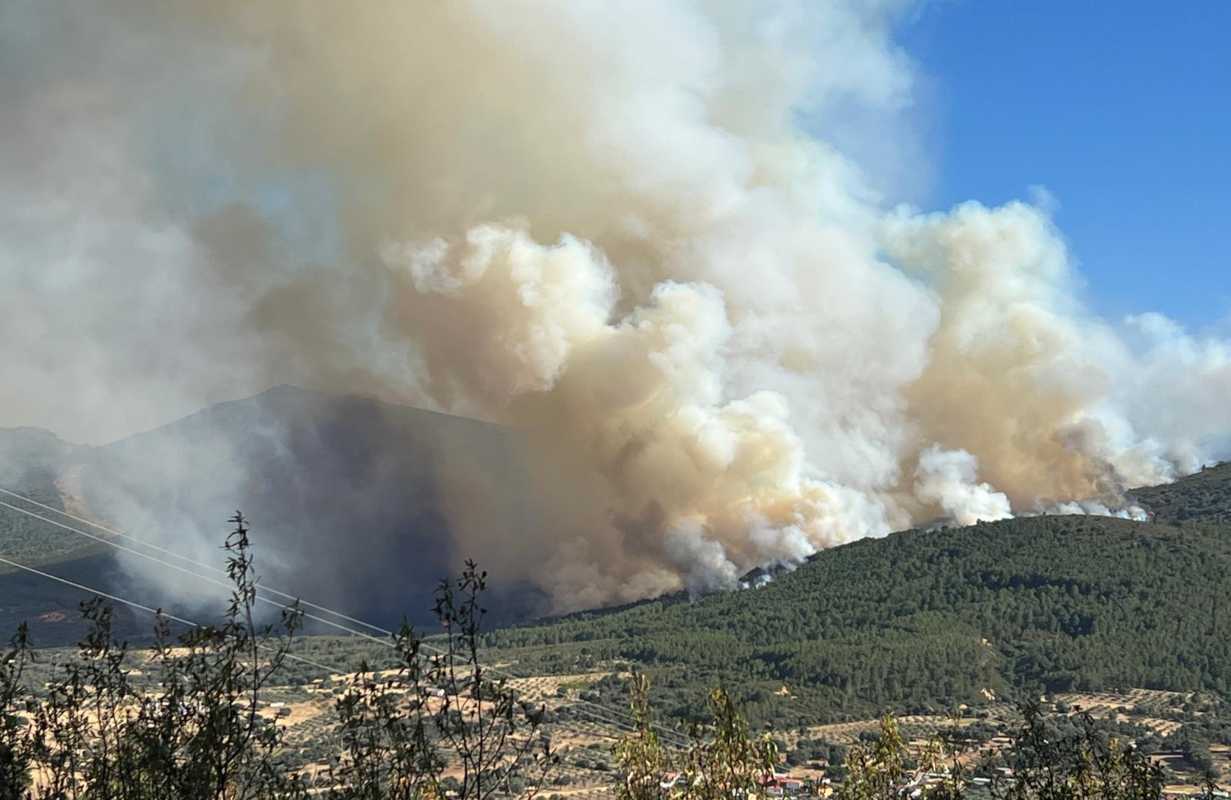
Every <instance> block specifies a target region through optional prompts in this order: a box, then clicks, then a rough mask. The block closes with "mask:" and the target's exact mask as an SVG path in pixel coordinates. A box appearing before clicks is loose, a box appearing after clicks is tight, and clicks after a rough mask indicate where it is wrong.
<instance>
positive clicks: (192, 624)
mask: <svg viewBox="0 0 1231 800" xmlns="http://www.w3.org/2000/svg"><path fill="white" fill-rule="evenodd" d="M0 563H3V564H8V565H9V566H10V567H16V568H17V569H20V570H25V571H26V572H29V573H31V574H33V575H37V576H39V577H40V578H46V579H48V580H52V581H55V582H56V583H62V584H64V585H65V586H71V587H72V588H74V589H79V590H81V591H83V592H86V593H87V594H93V595H97V596H98V597H102V598H104V599H107V600H111V601H112V602H115V603H122V604H124V605H126V606H128V607H130V608H135V609H137V610H138V611H144V612H146V613H148V614H153V615H154V616H156V617H163V618H165V619H169V620H171V621H172V622H178V623H180V624H181V625H187V626H188V627H190V628H201V627H203V626H202V625H201V624H200V623H198V622H193V621H192V620H190V619H185V618H184V617H179V616H176V615H175V614H168V613H167V612H165V611H162V610H161V609H157V608H150V607H149V606H147V605H142V604H141V603H138V602H136V601H135V600H129V599H127V598H124V597H120V596H119V595H115V594H110V593H108V592H104V591H101V590H99V589H95V588H93V587H90V586H86V585H85V584H83V583H77V582H76V581H70V580H69V579H68V578H62V577H60V576H59V575H52V574H51V573H50V572H43V571H42V570H41V569H35V568H34V567H31V566H28V565H26V564H21V563H18V562H16V561H13V560H11V559H8V558H5V557H4V556H0ZM257 646H258V647H260V648H262V649H265V650H270V649H275V648H271V647H269V646H268V645H257ZM283 655H284V656H285V657H286V658H289V659H291V660H292V661H298V662H300V663H303V664H307V665H308V666H310V667H316V668H317V669H320V670H324V671H325V672H331V673H333V674H334V675H345V674H346V673H344V672H342V671H341V670H338V669H335V668H333V667H329V666H326V665H324V664H321V663H319V662H316V661H313V660H311V659H308V658H304V657H303V656H297V655H295V654H294V653H283Z"/></svg>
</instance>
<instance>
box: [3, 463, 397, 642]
mask: <svg viewBox="0 0 1231 800" xmlns="http://www.w3.org/2000/svg"><path fill="white" fill-rule="evenodd" d="M0 494H6V495H9V496H10V497H16V498H17V499H19V500H21V501H22V502H25V503H30V504H32V505H36V506H38V507H39V508H42V509H46V510H47V511H51V512H52V513H55V514H59V515H61V516H64V517H67V518H69V519H71V520H73V521H75V522H80V523H82V524H84V525H89V526H90V527H92V528H95V529H97V530H100V531H104V532H106V533H109V534H111V535H112V536H116V537H118V538H120V539H127V540H128V541H131V542H136V543H137V544H139V545H141V546H142V547H147V548H149V549H150V550H154V551H156V552H159V553H162V554H164V555H167V556H170V557H172V558H178V559H180V560H181V561H185V562H187V563H189V564H192V565H193V566H195V567H201V568H202V569H206V570H209V571H210V572H215V573H218V574H219V575H223V576H225V575H226V574H227V572H226V570H224V569H221V568H219V567H215V566H212V565H210V564H206V563H204V562H202V561H197V560H196V559H193V558H190V557H189V556H185V555H181V554H180V553H177V552H175V551H174V550H170V549H168V548H166V547H160V546H159V545H156V544H154V543H152V542H147V541H146V540H144V539H142V538H140V537H138V536H133V535H132V534H129V533H125V532H124V531H120V530H116V529H115V528H111V527H108V526H106V525H103V524H102V523H99V522H94V521H93V520H89V519H86V518H85V517H79V516H77V515H75V514H70V513H69V512H67V511H63V510H61V509H58V508H56V507H55V506H51V505H47V504H46V503H40V502H39V501H38V500H35V499H34V498H32V497H26V496H25V495H23V494H19V493H17V492H14V491H10V490H9V489H5V488H4V487H3V486H0ZM0 504H3V505H5V506H7V507H9V508H13V506H11V505H8V504H7V503H4V501H0ZM15 510H17V511H22V509H15ZM22 513H28V512H25V511H23V512H22ZM39 518H40V519H44V518H42V517H39ZM44 521H45V522H51V524H53V525H59V523H56V522H52V521H51V520H46V519H44ZM60 527H64V528H65V529H66V530H71V531H74V532H76V533H79V534H81V535H82V536H87V537H89V538H91V539H94V540H95V541H101V542H102V543H103V544H107V545H112V546H115V544H114V543H113V542H109V541H107V540H105V539H101V538H97V537H94V536H93V535H92V534H89V533H86V532H85V531H82V530H80V529H78V528H71V527H68V526H63V525H60ZM227 585H228V587H229V586H230V584H227ZM262 588H263V589H264V590H265V591H267V592H269V593H270V594H273V595H277V596H278V597H282V598H284V599H286V600H298V601H299V603H300V604H301V605H303V606H306V607H308V608H314V609H316V610H317V611H323V612H325V613H328V614H332V615H333V616H335V617H337V618H338V619H344V620H346V621H347V622H353V623H355V624H356V625H362V626H363V627H365V628H369V629H371V630H374V631H376V632H377V633H382V634H385V635H386V636H392V635H393V632H392V631H388V630H385V629H384V628H381V627H380V626H377V625H372V624H370V623H368V622H364V621H363V620H361V619H356V618H355V617H349V616H347V615H346V614H343V613H342V612H340V611H335V610H333V609H331V608H327V607H325V606H320V605H317V604H315V603H309V602H308V601H306V600H303V599H301V598H297V597H295V596H294V595H292V594H288V593H287V592H281V591H278V590H277V589H274V588H272V587H269V586H265V587H262Z"/></svg>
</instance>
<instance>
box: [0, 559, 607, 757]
mask: <svg viewBox="0 0 1231 800" xmlns="http://www.w3.org/2000/svg"><path fill="white" fill-rule="evenodd" d="M0 564H7V565H9V566H11V567H15V568H17V569H20V570H23V571H25V572H29V573H31V574H33V575H37V576H38V577H40V578H45V579H47V580H51V581H55V582H56V583H61V584H63V585H65V586H69V587H71V588H73V589H77V590H79V591H82V592H86V593H87V594H92V595H95V596H97V597H102V598H104V599H106V600H110V601H112V602H115V603H121V604H123V605H125V606H128V607H130V608H135V609H137V610H139V611H144V612H146V613H148V614H152V615H154V616H155V617H162V618H164V619H169V620H171V621H173V622H178V623H180V624H181V625H187V626H188V627H190V628H201V627H203V626H202V625H201V624H200V623H198V622H194V621H193V620H190V619H187V618H185V617H181V616H177V615H175V614H169V613H167V612H165V611H163V610H161V609H156V608H151V607H150V606H147V605H144V604H142V603H138V602H136V601H135V600H129V599H128V598H125V597H121V596H120V595H117V594H111V593H110V592H104V591H102V590H101V589H96V588H94V587H92V586H87V585H86V584H84V583H78V582H77V581H73V580H69V579H68V578H63V577H61V576H59V575H53V574H52V573H50V572H44V571H43V570H40V569H35V568H34V567H31V566H29V565H27V564H22V563H20V562H17V561H13V560H12V559H9V558H5V557H4V556H0ZM257 647H259V648H261V649H263V650H274V651H276V650H277V648H273V647H270V646H269V645H264V644H257ZM282 655H283V657H284V658H287V659H290V660H292V661H297V662H299V663H302V664H307V665H308V666H310V667H314V668H316V669H319V670H321V671H323V672H326V673H330V674H332V675H337V676H339V677H346V675H347V673H345V672H343V671H342V670H339V669H337V668H336V667H331V666H329V665H327V664H322V663H320V662H319V661H313V660H312V659H309V658H304V657H303V656H299V655H296V654H294V653H290V652H285V651H284V652H283V653H282ZM579 713H581V714H584V715H586V716H589V717H590V718H591V719H592V720H594V721H597V722H599V723H601V724H604V725H611V726H613V727H616V728H617V729H620V730H624V731H625V732H628V731H629V730H630V729H628V728H624V727H622V726H621V725H619V724H618V723H616V722H613V721H612V720H609V719H604V718H602V717H599V716H598V715H595V714H594V713H593V712H591V711H589V710H587V709H580V710H579ZM560 727H561V728H565V727H566V726H564V725H561V726H560ZM578 732H584V731H580V730H579V731H578ZM596 735H598V736H600V737H604V738H608V739H613V740H617V741H618V739H619V737H618V736H614V735H612V734H610V733H604V732H602V731H601V730H600V731H599V732H598V733H597V734H596Z"/></svg>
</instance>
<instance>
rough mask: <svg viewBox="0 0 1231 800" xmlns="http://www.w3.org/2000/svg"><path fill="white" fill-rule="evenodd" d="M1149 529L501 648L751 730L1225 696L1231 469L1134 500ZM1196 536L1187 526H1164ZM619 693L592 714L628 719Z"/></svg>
mask: <svg viewBox="0 0 1231 800" xmlns="http://www.w3.org/2000/svg"><path fill="white" fill-rule="evenodd" d="M1137 499H1138V500H1139V501H1140V502H1142V503H1143V504H1146V505H1147V507H1151V508H1152V507H1153V505H1152V504H1153V503H1157V505H1158V507H1159V509H1160V510H1159V512H1158V513H1157V516H1156V521H1154V522H1151V523H1138V522H1132V521H1127V520H1121V519H1113V518H1107V517H1094V516H1086V517H1082V516H1041V517H1032V518H1021V519H1014V520H1007V521H1004V522H997V523H990V524H980V525H976V526H973V527H967V528H950V529H942V530H931V531H922V530H914V531H906V532H902V533H896V534H893V535H891V536H889V537H887V538H884V539H875V540H863V541H860V542H856V543H854V544H850V545H846V546H844V547H838V548H835V549H832V550H827V551H824V552H821V553H819V554H818V555H816V556H815V557H814V558H813V559H812V560H811V561H809V562H808V563H806V564H804V565H802V566H800V567H799V568H798V569H796V570H794V571H793V572H790V573H788V574H783V575H780V576H779V577H778V578H777V579H776V580H774V581H773V582H772V583H770V584H768V585H766V586H764V587H762V588H757V589H744V590H740V591H734V592H729V593H724V594H716V595H710V596H707V597H703V598H699V599H690V598H688V597H685V596H671V597H666V598H662V599H659V600H655V601H651V602H644V603H639V604H634V605H632V606H630V607H626V608H622V609H619V610H609V611H596V612H586V613H581V614H575V615H571V616H568V617H564V618H560V619H556V620H552V621H548V622H544V623H538V624H529V625H524V626H521V627H515V628H509V629H505V630H499V631H495V632H492V633H490V634H489V635H488V636H487V639H486V643H487V645H488V646H489V647H490V648H491V649H492V650H493V651H495V652H494V653H493V654H492V657H493V658H496V659H498V660H500V661H502V662H506V663H513V664H515V665H516V668H517V669H519V670H522V671H524V672H525V673H526V674H534V673H542V672H555V673H573V672H584V671H586V670H588V669H595V668H598V666H599V665H606V664H610V663H612V662H616V663H619V662H627V663H628V664H630V665H631V664H636V665H639V666H640V667H641V668H642V669H644V670H646V671H648V672H649V673H650V675H651V677H652V684H653V686H654V687H655V691H656V694H657V695H658V696H657V697H656V698H655V704H656V706H657V707H658V708H660V709H663V710H665V711H666V712H667V713H668V714H669V715H671V716H674V717H676V718H677V719H680V720H689V719H692V717H693V716H694V715H695V714H696V709H698V708H700V707H702V705H703V704H702V703H700V702H699V699H700V698H701V696H702V694H703V692H704V691H705V690H706V689H707V688H708V687H712V686H714V685H724V686H727V687H729V688H730V689H731V690H732V692H733V694H734V695H735V696H736V697H737V699H738V700H739V702H740V703H742V704H743V707H744V708H745V709H746V710H747V711H748V713H749V715H750V717H751V718H752V719H753V720H755V721H769V720H773V721H775V722H776V723H778V724H785V725H793V724H801V725H802V724H815V723H817V722H833V721H840V720H843V719H857V718H866V717H868V716H872V715H876V714H878V713H881V712H884V711H892V712H896V713H902V714H912V713H933V712H943V711H953V710H956V709H957V707H958V706H959V705H960V704H970V705H977V704H987V703H989V702H992V701H993V699H995V700H1001V699H1007V698H1011V697H1014V698H1015V697H1020V696H1022V695H1026V694H1031V693H1042V692H1062V691H1096V690H1104V689H1106V690H1114V689H1125V688H1147V689H1167V690H1176V691H1189V690H1206V691H1212V692H1216V693H1219V694H1221V695H1223V696H1224V697H1225V696H1227V695H1228V694H1229V693H1231V524H1228V523H1227V517H1228V513H1229V512H1231V465H1223V466H1220V467H1216V468H1211V469H1207V470H1205V471H1203V472H1202V473H1199V474H1197V475H1195V476H1193V477H1191V478H1188V479H1185V480H1184V481H1181V482H1180V483H1178V484H1174V485H1172V486H1168V487H1159V488H1157V489H1149V490H1143V491H1141V492H1138V493H1137ZM1159 518H1162V519H1168V520H1184V521H1182V522H1177V523H1176V524H1168V523H1160V522H1158V521H1157V519H1159ZM621 691H622V690H621V684H620V682H619V681H617V680H615V679H610V680H607V681H604V682H601V683H600V684H599V685H598V687H597V688H596V692H595V693H596V694H598V695H599V697H598V698H596V699H601V700H604V701H609V702H612V703H615V702H619V701H620V699H621V698H622V693H621Z"/></svg>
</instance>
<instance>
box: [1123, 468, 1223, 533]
mask: <svg viewBox="0 0 1231 800" xmlns="http://www.w3.org/2000/svg"><path fill="white" fill-rule="evenodd" d="M1132 494H1133V498H1134V499H1135V500H1136V501H1137V502H1138V503H1140V504H1141V505H1142V506H1144V507H1145V509H1146V510H1147V511H1149V512H1150V513H1151V514H1152V515H1153V519H1154V520H1155V521H1156V522H1184V521H1187V520H1193V521H1196V520H1204V521H1206V522H1223V523H1228V524H1231V462H1227V463H1223V464H1218V465H1216V466H1210V467H1206V468H1205V469H1203V470H1201V471H1200V472H1197V473H1195V474H1193V475H1189V476H1188V477H1187V478H1183V479H1181V480H1178V481H1176V482H1175V483H1165V484H1163V485H1162V486H1151V487H1148V488H1145V489H1137V490H1135V491H1133V493H1132Z"/></svg>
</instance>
